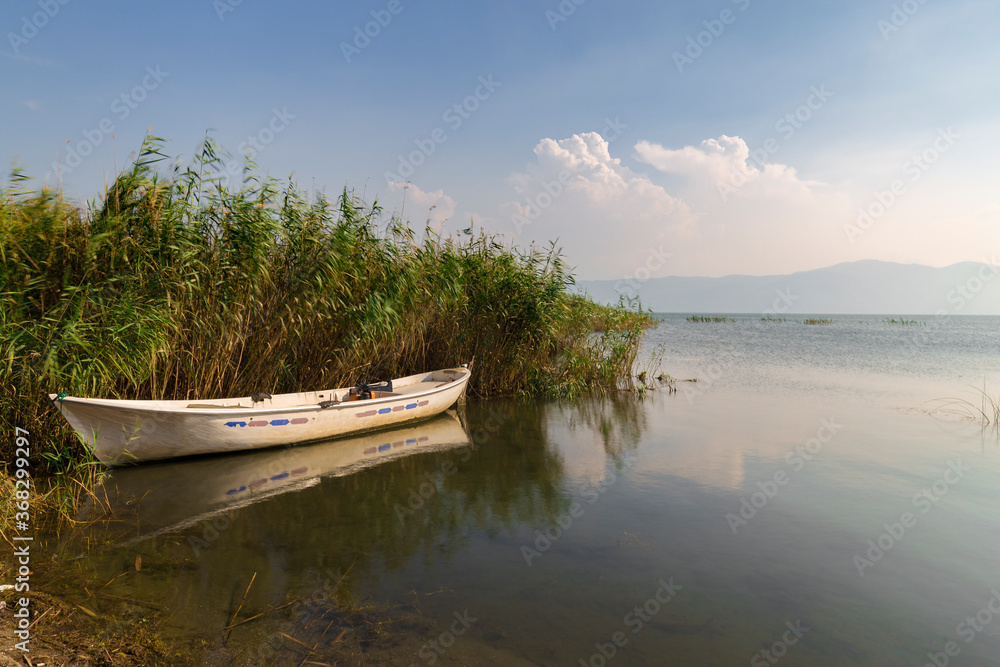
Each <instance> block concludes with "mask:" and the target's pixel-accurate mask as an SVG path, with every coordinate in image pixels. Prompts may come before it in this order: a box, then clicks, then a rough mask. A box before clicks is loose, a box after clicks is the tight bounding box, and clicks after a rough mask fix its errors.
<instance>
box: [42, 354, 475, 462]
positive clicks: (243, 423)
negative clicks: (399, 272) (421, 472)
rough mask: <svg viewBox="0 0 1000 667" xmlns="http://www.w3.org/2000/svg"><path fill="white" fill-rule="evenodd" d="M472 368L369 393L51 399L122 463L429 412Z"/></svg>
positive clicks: (106, 455)
mask: <svg viewBox="0 0 1000 667" xmlns="http://www.w3.org/2000/svg"><path fill="white" fill-rule="evenodd" d="M471 375H472V372H471V371H470V370H469V369H468V368H447V369H443V370H438V371H432V372H430V373H418V374H417V375H410V376H408V377H404V378H399V379H396V380H392V382H391V390H390V391H374V392H371V396H372V397H371V398H362V396H361V395H360V394H359V392H358V390H357V389H356V388H341V389H328V390H325V391H311V392H304V393H299V394H279V395H276V396H268V395H267V394H257V395H254V396H247V397H243V398H227V399H218V400H204V401H120V400H114V399H100V398H77V397H74V396H62V395H57V394H49V398H51V399H52V400H53V401H54V402H55V405H56V407H57V408H59V411H60V412H61V413H62V415H63V417H65V418H66V421H68V422H69V424H70V426H72V427H73V429H74V430H75V431H76V432H77V433H78V434H79V435H80V437H81V438H82V439H83V442H84V444H86V445H87V447H89V448H90V449H91V450H92V451H93V452H94V455H95V456H96V457H97V458H98V460H100V461H101V462H102V463H104V464H106V465H120V464H125V463H138V462H141V461H153V460H157V459H169V458H174V457H178V456H194V455H198V454H217V453H222V452H235V451H243V450H251V449H262V448H264V447H276V446H279V445H293V444H298V443H302V442H312V441H316V440H327V439H329V438H336V437H339V436H343V435H349V434H352V433H360V432H363V431H371V430H375V429H380V428H386V427H389V426H394V425H396V424H401V423H403V422H409V421H413V420H417V419H425V418H427V417H432V416H434V415H437V414H440V413H442V412H444V411H445V410H447V409H448V408H449V407H451V406H452V405H454V404H455V402H456V401H458V399H459V398H461V397H462V395H463V394H464V393H465V389H466V387H467V385H468V383H469V378H470V377H471ZM255 399H260V400H255Z"/></svg>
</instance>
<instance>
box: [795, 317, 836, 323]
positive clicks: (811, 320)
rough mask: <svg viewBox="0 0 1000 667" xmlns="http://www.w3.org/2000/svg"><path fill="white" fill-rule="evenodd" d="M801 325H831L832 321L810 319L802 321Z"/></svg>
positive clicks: (820, 318)
mask: <svg viewBox="0 0 1000 667" xmlns="http://www.w3.org/2000/svg"><path fill="white" fill-rule="evenodd" d="M802 323H803V324H833V320H828V319H826V318H823V317H819V318H817V317H810V318H809V319H807V320H803V322H802Z"/></svg>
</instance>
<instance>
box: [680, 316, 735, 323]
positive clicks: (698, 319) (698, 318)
mask: <svg viewBox="0 0 1000 667" xmlns="http://www.w3.org/2000/svg"><path fill="white" fill-rule="evenodd" d="M686 319H687V321H688V322H735V321H736V318H734V317H724V316H720V315H689V316H688V317H687V318H686Z"/></svg>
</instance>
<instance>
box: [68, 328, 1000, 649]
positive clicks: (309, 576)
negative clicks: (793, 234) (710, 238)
mask: <svg viewBox="0 0 1000 667" xmlns="http://www.w3.org/2000/svg"><path fill="white" fill-rule="evenodd" d="M833 319H834V323H833V324H832V325H822V326H807V325H804V324H802V323H801V321H800V320H801V318H799V320H797V321H793V320H791V319H789V320H788V321H786V322H767V323H765V322H761V321H760V320H759V318H752V317H747V316H737V321H736V322H726V323H704V324H703V323H692V322H688V321H686V320H685V319H684V317H683V316H666V319H665V321H664V322H663V323H662V324H661V325H660V327H659V328H658V329H656V330H653V331H651V332H650V336H649V341H648V348H649V349H648V350H647V352H648V353H650V354H651V353H652V350H653V348H654V347H655V346H656V345H659V344H662V345H663V346H664V349H665V356H664V359H663V370H665V371H667V372H669V373H670V374H672V375H673V376H675V377H677V378H698V379H700V380H701V381H700V382H698V383H680V384H679V391H678V392H677V393H676V394H668V393H667V392H666V391H658V392H653V393H651V394H649V395H647V396H646V397H645V398H644V399H638V398H630V397H629V398H625V397H623V398H619V399H613V400H612V399H608V400H601V401H590V402H582V403H554V404H544V405H539V404H524V403H512V402H491V403H488V404H475V405H469V406H468V407H467V409H466V410H465V411H464V414H463V415H461V416H462V417H463V419H464V423H463V422H462V421H461V420H460V419H459V418H458V415H446V416H444V417H442V418H440V419H438V420H435V421H432V422H428V423H425V424H422V425H418V426H416V427H413V428H409V429H403V430H400V431H391V432H386V433H381V434H376V435H372V436H368V437H365V438H356V439H352V440H349V441H341V442H337V443H330V444H322V445H316V446H312V447H300V448H293V449H289V450H279V451H277V452H262V453H257V454H252V455H244V456H235V457H223V458H213V459H202V460H196V461H186V462H180V463H174V464H166V465H158V466H145V467H141V468H136V469H130V470H121V471H116V472H115V473H114V475H113V478H112V480H111V482H110V483H109V485H108V487H109V489H111V497H112V498H115V497H116V491H115V489H118V491H119V492H120V493H121V497H122V498H124V497H127V496H129V495H131V496H135V497H142V500H141V501H139V502H138V503H131V504H128V505H125V504H124V501H118V500H115V501H113V503H118V505H119V512H120V513H121V516H125V517H126V518H123V519H122V518H121V516H120V517H119V518H120V519H121V520H120V521H119V522H118V523H116V524H113V527H112V528H109V529H108V531H109V532H108V533H106V534H102V535H101V536H99V537H100V538H103V539H109V538H110V539H111V541H112V542H113V546H110V547H98V546H94V545H96V544H97V543H98V539H99V537H98V536H95V537H93V538H92V541H91V542H90V543H89V544H88V542H87V540H86V539H81V537H80V536H79V535H77V536H75V537H72V538H66V540H65V541H64V542H62V543H60V542H58V541H55V540H53V541H52V542H51V543H50V546H51V549H52V550H53V551H54V552H56V553H58V554H59V555H60V556H59V557H60V558H62V559H65V562H67V563H71V564H72V567H73V568H76V570H74V571H79V572H81V574H85V575H86V576H89V577H93V578H94V579H96V580H104V581H107V580H110V579H112V578H115V577H117V578H115V579H114V581H113V582H112V583H111V584H108V586H107V587H106V588H105V589H103V590H105V591H106V592H108V593H111V594H114V595H119V596H125V597H135V598H138V599H142V600H144V601H148V602H152V603H155V604H157V605H160V606H161V607H162V611H161V612H160V614H161V627H162V629H163V633H164V635H165V636H166V638H167V639H169V640H171V641H175V642H177V643H179V644H181V645H182V646H183V647H184V649H185V651H187V652H188V653H189V654H190V655H191V656H192V660H193V661H195V662H204V663H206V664H277V665H283V664H296V665H297V664H299V663H300V662H301V661H302V660H303V658H304V653H303V651H302V650H301V647H296V645H295V644H294V643H293V642H291V641H288V640H285V639H283V638H282V636H281V635H278V634H277V632H278V631H281V632H284V633H286V634H287V635H290V636H293V637H295V638H297V639H300V640H302V641H305V642H307V643H309V644H310V645H312V644H314V643H315V642H317V641H320V638H321V637H323V638H324V641H326V642H329V641H330V640H331V639H332V638H333V637H334V633H333V631H329V634H327V635H322V634H321V632H323V626H325V625H326V624H327V623H326V621H323V622H319V621H316V620H315V618H313V617H314V616H315V615H316V610H317V609H318V608H319V607H318V606H316V605H310V604H309V603H308V602H306V603H303V602H299V603H295V604H292V605H290V606H289V607H287V608H285V609H283V610H279V611H277V612H273V613H270V614H268V615H267V616H265V617H263V618H261V619H259V620H256V621H252V622H249V623H246V624H244V625H242V626H240V627H237V628H235V629H234V630H233V631H232V634H231V635H230V636H229V637H228V639H227V638H225V637H224V634H225V633H224V632H223V629H224V628H225V627H226V625H227V624H229V623H230V621H231V619H232V617H233V614H234V612H235V611H236V607H237V606H238V605H239V604H240V602H241V600H242V597H243V595H244V592H245V591H246V588H247V584H248V583H249V582H250V580H251V578H252V577H253V576H254V573H256V577H255V578H254V584H253V586H252V587H251V588H250V591H249V593H248V594H247V598H246V601H245V603H244V604H243V609H242V610H241V612H240V614H239V617H238V619H246V618H249V617H251V616H253V615H254V614H256V613H260V612H263V611H267V610H269V609H272V608H273V607H274V606H276V605H280V604H284V603H287V602H291V601H294V600H297V599H301V598H304V597H307V596H313V597H314V598H320V597H322V596H324V595H327V594H330V595H331V596H332V597H333V599H335V600H337V601H338V603H339V604H342V605H344V606H345V607H346V606H347V605H348V603H349V604H350V605H352V606H353V607H352V608H361V609H365V610H368V611H366V612H365V613H366V614H368V616H367V617H365V618H366V620H365V621H364V622H365V623H367V624H368V625H367V627H366V631H367V635H365V636H367V637H369V639H370V640H371V641H361V640H360V639H357V638H356V637H358V636H360V635H359V634H357V633H355V634H352V635H349V636H348V637H355V640H354V641H355V642H356V650H357V652H358V654H357V655H356V658H357V663H358V664H362V659H363V660H364V664H399V665H411V664H412V665H427V664H438V665H441V664H445V665H451V664H455V665H476V664H483V665H485V664H492V665H497V664H499V665H580V664H581V661H582V664H585V665H586V664H589V665H594V666H595V667H599V666H600V665H604V664H621V665H663V664H683V665H730V664H732V665H746V664H751V665H769V664H777V663H779V662H780V663H781V664H787V665H907V664H909V665H924V664H933V663H932V662H931V660H932V659H935V660H938V664H944V662H943V660H944V659H945V658H947V660H948V662H949V664H953V665H970V666H971V665H997V664H1000V568H998V566H997V564H998V562H1000V447H998V438H997V435H996V433H995V432H994V431H991V430H989V429H985V430H984V429H983V428H981V427H980V426H979V425H977V424H974V423H971V422H970V421H968V420H961V419H958V418H956V417H955V416H949V415H947V414H943V413H939V412H936V409H937V408H940V407H941V403H940V402H938V403H935V402H934V400H935V399H943V398H947V397H959V398H965V399H970V400H972V401H973V402H974V403H976V404H977V405H978V404H979V400H978V399H977V398H976V397H975V392H974V390H973V389H972V386H973V385H975V386H979V387H982V386H984V383H985V386H986V387H987V389H989V390H991V391H992V392H994V393H995V394H998V393H1000V319H997V318H951V319H950V320H948V321H946V322H937V321H935V320H934V319H933V318H926V317H925V318H920V317H916V318H913V319H917V320H920V321H926V322H927V324H926V325H925V326H919V325H918V326H900V325H892V324H887V323H884V322H882V321H881V320H882V319H883V318H873V317H871V316H858V317H848V316H833ZM262 480H263V481H262ZM243 487H245V488H243ZM241 488H243V490H241ZM924 490H926V492H925V491H924ZM921 493H925V495H922V496H920V495H918V494H921ZM143 496H144V497H143ZM137 555H140V556H141V557H142V568H141V571H139V572H136V571H135V567H134V561H135V558H136V556H137ZM991 604H992V607H993V609H994V610H996V611H997V612H998V613H994V611H991V610H990V605H991ZM358 618H361V617H358V616H355V617H354V619H355V621H357V620H358ZM337 627H338V628H339V626H337ZM335 630H336V628H335ZM336 634H339V630H338V631H336ZM949 641H954V642H955V644H954V645H952V646H950V647H949V648H950V649H951V651H952V653H953V654H954V655H952V656H945V654H944V651H945V650H946V645H947V642H949ZM616 642H617V643H616ZM956 651H957V653H956ZM362 652H363V654H364V655H363V658H362V657H361V656H360V654H361V653H362ZM602 653H603V655H602ZM929 654H930V655H929Z"/></svg>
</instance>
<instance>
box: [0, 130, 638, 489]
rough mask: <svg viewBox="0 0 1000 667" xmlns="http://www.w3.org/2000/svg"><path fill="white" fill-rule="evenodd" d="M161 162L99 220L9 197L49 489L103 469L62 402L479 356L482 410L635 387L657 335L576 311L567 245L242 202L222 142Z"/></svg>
mask: <svg viewBox="0 0 1000 667" xmlns="http://www.w3.org/2000/svg"><path fill="white" fill-rule="evenodd" d="M162 146H163V142H162V140H160V139H158V138H156V137H148V138H147V140H146V141H145V142H144V143H143V145H142V148H141V150H140V151H139V152H138V154H137V157H136V159H135V162H134V163H133V164H131V165H130V166H129V167H127V168H126V169H125V170H124V171H122V172H121V173H120V174H119V175H118V176H117V177H116V178H115V180H114V181H113V182H112V183H111V184H110V185H109V186H108V187H107V188H106V191H105V192H104V193H103V196H101V197H99V198H97V199H95V200H93V201H91V202H89V203H88V204H86V205H78V204H74V203H72V202H69V201H67V200H66V199H65V198H64V196H63V195H62V194H61V193H60V192H57V191H53V190H50V189H46V188H42V189H39V190H34V189H31V188H30V187H28V185H29V181H28V180H27V178H26V177H25V176H24V175H23V174H22V173H19V172H15V173H14V174H13V177H12V179H11V184H10V186H9V187H7V188H6V189H4V190H3V191H2V192H0V298H2V307H0V418H2V420H3V424H4V430H5V432H8V433H11V432H13V430H14V427H20V428H22V429H26V430H28V431H29V432H30V433H31V436H30V439H31V442H32V443H33V449H32V455H33V458H32V465H33V466H35V472H36V473H38V472H48V473H55V474H62V473H73V474H75V473H77V472H80V471H81V468H80V466H89V465H90V464H91V463H92V460H91V459H90V458H89V457H88V455H87V454H86V452H85V450H84V449H83V448H82V447H81V445H80V443H79V442H78V441H77V439H76V438H75V437H74V436H72V434H71V431H70V430H69V428H68V427H67V426H66V425H65V424H64V423H63V422H62V418H61V417H60V416H59V414H58V413H57V412H56V410H55V409H53V408H52V406H51V404H50V402H49V401H48V399H47V398H46V394H48V393H50V392H67V393H70V394H72V395H79V396H91V397H120V398H140V399H201V398H214V397H224V396H245V395H249V394H251V393H253V392H256V391H268V392H271V393H281V392H292V391H303V390H308V389H315V388H320V387H331V386H346V385H352V384H354V383H356V382H358V381H361V380H368V381H376V380H379V379H383V378H389V377H397V376H401V375H406V374H410V373H415V372H419V371H422V370H430V369H434V368H441V367H447V366H453V365H456V364H459V363H463V362H468V361H471V360H472V359H475V373H474V374H473V379H472V383H471V385H470V389H469V391H470V394H471V395H472V396H477V397H493V396H517V395H519V396H563V397H575V396H584V395H595V394H604V393H609V392H618V391H629V390H634V389H636V387H635V383H634V376H633V374H632V373H633V369H632V366H633V364H634V362H635V359H636V355H637V353H638V349H639V342H640V339H641V336H642V333H643V331H644V329H645V328H646V327H648V326H650V325H652V324H653V323H654V322H653V320H652V318H650V317H649V315H647V314H646V313H643V312H642V311H641V309H639V308H638V306H637V305H636V304H631V305H630V304H628V303H623V304H622V305H621V307H618V308H610V307H605V306H600V305H598V304H595V303H593V302H592V301H590V300H588V299H586V298H583V297H580V296H575V295H572V294H571V293H570V292H569V291H568V287H569V286H570V285H572V283H573V276H572V275H571V273H570V272H569V270H568V267H567V266H566V264H565V262H564V260H563V258H562V256H561V255H560V253H559V250H558V249H557V248H556V247H555V246H551V247H548V248H545V249H539V248H531V249H527V250H524V249H518V248H516V247H515V248H511V247H508V246H506V245H504V244H503V243H502V241H501V240H500V239H498V238H496V237H492V236H489V235H486V234H482V233H480V234H478V235H475V234H473V233H471V232H467V233H464V234H461V235H459V236H458V237H447V238H444V237H439V236H435V235H434V234H432V233H431V232H430V231H429V230H428V232H427V234H426V235H425V238H424V239H423V240H421V241H419V242H418V241H416V240H415V234H414V232H413V230H412V229H410V227H408V226H407V225H406V224H404V222H403V221H402V220H401V219H399V218H398V217H396V216H391V217H387V216H385V214H384V213H383V211H382V209H381V208H380V207H379V205H378V203H377V202H375V203H371V204H368V203H366V202H365V201H363V200H362V199H361V198H359V197H358V196H357V195H356V194H355V193H353V192H352V191H350V190H347V189H345V190H344V191H343V192H342V193H341V194H340V196H339V197H338V198H337V199H336V200H333V201H331V200H330V199H328V198H326V197H325V196H324V195H318V196H313V197H311V198H310V197H309V196H308V195H307V194H306V193H305V192H303V191H302V190H300V189H299V188H298V187H297V186H296V185H295V184H294V183H292V182H288V183H284V182H279V181H276V180H274V179H271V178H264V177H261V176H260V175H259V174H258V173H257V172H256V171H255V170H254V169H253V168H252V165H251V166H250V167H249V168H248V169H247V171H246V172H245V173H244V175H243V180H242V183H241V184H239V185H238V186H232V185H227V182H226V180H225V179H224V178H223V176H224V170H223V166H222V160H221V157H220V155H219V154H218V151H217V149H216V147H215V145H214V144H213V143H212V142H211V141H206V143H205V145H204V149H203V150H202V151H201V153H200V154H199V155H198V156H197V157H196V158H195V159H194V161H193V162H192V164H191V165H189V166H187V167H183V168H181V167H176V166H175V167H173V168H172V169H163V168H161V166H162V165H163V164H166V162H165V157H166V156H165V155H164V153H163V152H162ZM595 331H598V332H599V333H594V332H595ZM0 447H2V448H3V453H4V454H5V456H4V460H5V461H11V460H12V457H13V453H14V452H13V438H5V439H4V441H3V444H2V445H0ZM8 472H10V471H8ZM2 481H3V482H4V483H5V482H6V481H9V478H5V479H4V480H2ZM71 486H72V485H71Z"/></svg>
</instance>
